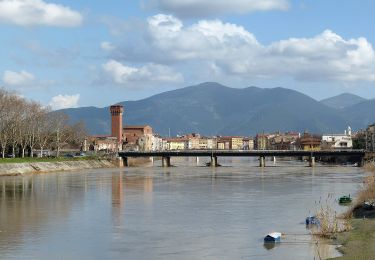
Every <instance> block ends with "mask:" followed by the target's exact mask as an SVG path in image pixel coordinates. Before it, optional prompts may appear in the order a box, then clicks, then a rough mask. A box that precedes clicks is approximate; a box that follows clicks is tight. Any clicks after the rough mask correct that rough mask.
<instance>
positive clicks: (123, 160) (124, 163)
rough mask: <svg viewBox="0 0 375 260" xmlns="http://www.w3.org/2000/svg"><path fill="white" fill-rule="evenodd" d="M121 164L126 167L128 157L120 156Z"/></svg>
mask: <svg viewBox="0 0 375 260" xmlns="http://www.w3.org/2000/svg"><path fill="white" fill-rule="evenodd" d="M122 165H123V166H124V167H128V166H129V162H128V157H123V158H122Z"/></svg>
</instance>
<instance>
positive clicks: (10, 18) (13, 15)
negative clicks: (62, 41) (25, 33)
mask: <svg viewBox="0 0 375 260" xmlns="http://www.w3.org/2000/svg"><path fill="white" fill-rule="evenodd" d="M82 20H83V17H82V15H81V14H80V13H79V12H77V11H74V10H72V9H70V8H69V7H66V6H63V5H59V4H52V3H46V2H44V1H42V0H0V22H4V23H12V24H16V25H20V26H35V25H47V26H61V27H74V26H79V25H81V24H82Z"/></svg>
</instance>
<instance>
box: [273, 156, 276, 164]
mask: <svg viewBox="0 0 375 260" xmlns="http://www.w3.org/2000/svg"><path fill="white" fill-rule="evenodd" d="M273 164H276V156H274V157H273Z"/></svg>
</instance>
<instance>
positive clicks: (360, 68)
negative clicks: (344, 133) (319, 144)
mask: <svg viewBox="0 0 375 260" xmlns="http://www.w3.org/2000/svg"><path fill="white" fill-rule="evenodd" d="M373 10H375V1H373V0H362V1H354V0H347V1H342V0H304V1H302V0H231V1H227V0H216V1H209V0H123V1H119V0H106V1H83V0H74V1H73V0H65V1H63V0H0V46H1V48H0V86H1V87H3V88H5V89H8V90H10V91H15V92H16V93H18V94H19V95H21V96H24V97H25V98H28V99H31V100H35V101H38V102H40V103H41V104H42V105H45V106H47V105H49V106H51V107H52V109H61V108H68V107H81V106H98V107H104V106H108V105H110V104H114V103H117V102H121V101H125V100H138V99H142V98H146V97H149V96H151V95H154V94H157V93H161V92H164V91H168V90H173V89H177V88H181V87H186V86H190V85H196V84H199V83H202V82H207V81H215V82H219V83H221V84H224V85H226V86H229V87H235V88H243V87H249V86H257V87H261V88H273V87H285V88H290V89H295V90H297V91H300V92H302V93H305V94H307V95H309V96H311V97H313V98H315V99H317V100H320V99H323V98H327V97H330V96H334V95H337V94H341V93H344V92H349V93H353V94H357V95H360V96H362V97H365V98H375V87H374V83H375V52H374V47H373V44H374V43H375V32H374V30H373V28H372V27H373V25H374V24H375V16H374V15H373Z"/></svg>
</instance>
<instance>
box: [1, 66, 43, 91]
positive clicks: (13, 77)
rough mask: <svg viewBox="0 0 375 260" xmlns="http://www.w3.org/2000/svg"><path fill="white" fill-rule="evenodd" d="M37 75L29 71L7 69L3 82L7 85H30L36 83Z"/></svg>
mask: <svg viewBox="0 0 375 260" xmlns="http://www.w3.org/2000/svg"><path fill="white" fill-rule="evenodd" d="M35 80H36V78H35V76H34V75H33V74H31V73H30V72H27V71H24V70H22V71H20V72H15V71H10V70H6V71H5V72H4V74H3V82H4V84H5V85H7V86H15V87H22V86H29V85H32V84H33V83H35Z"/></svg>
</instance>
